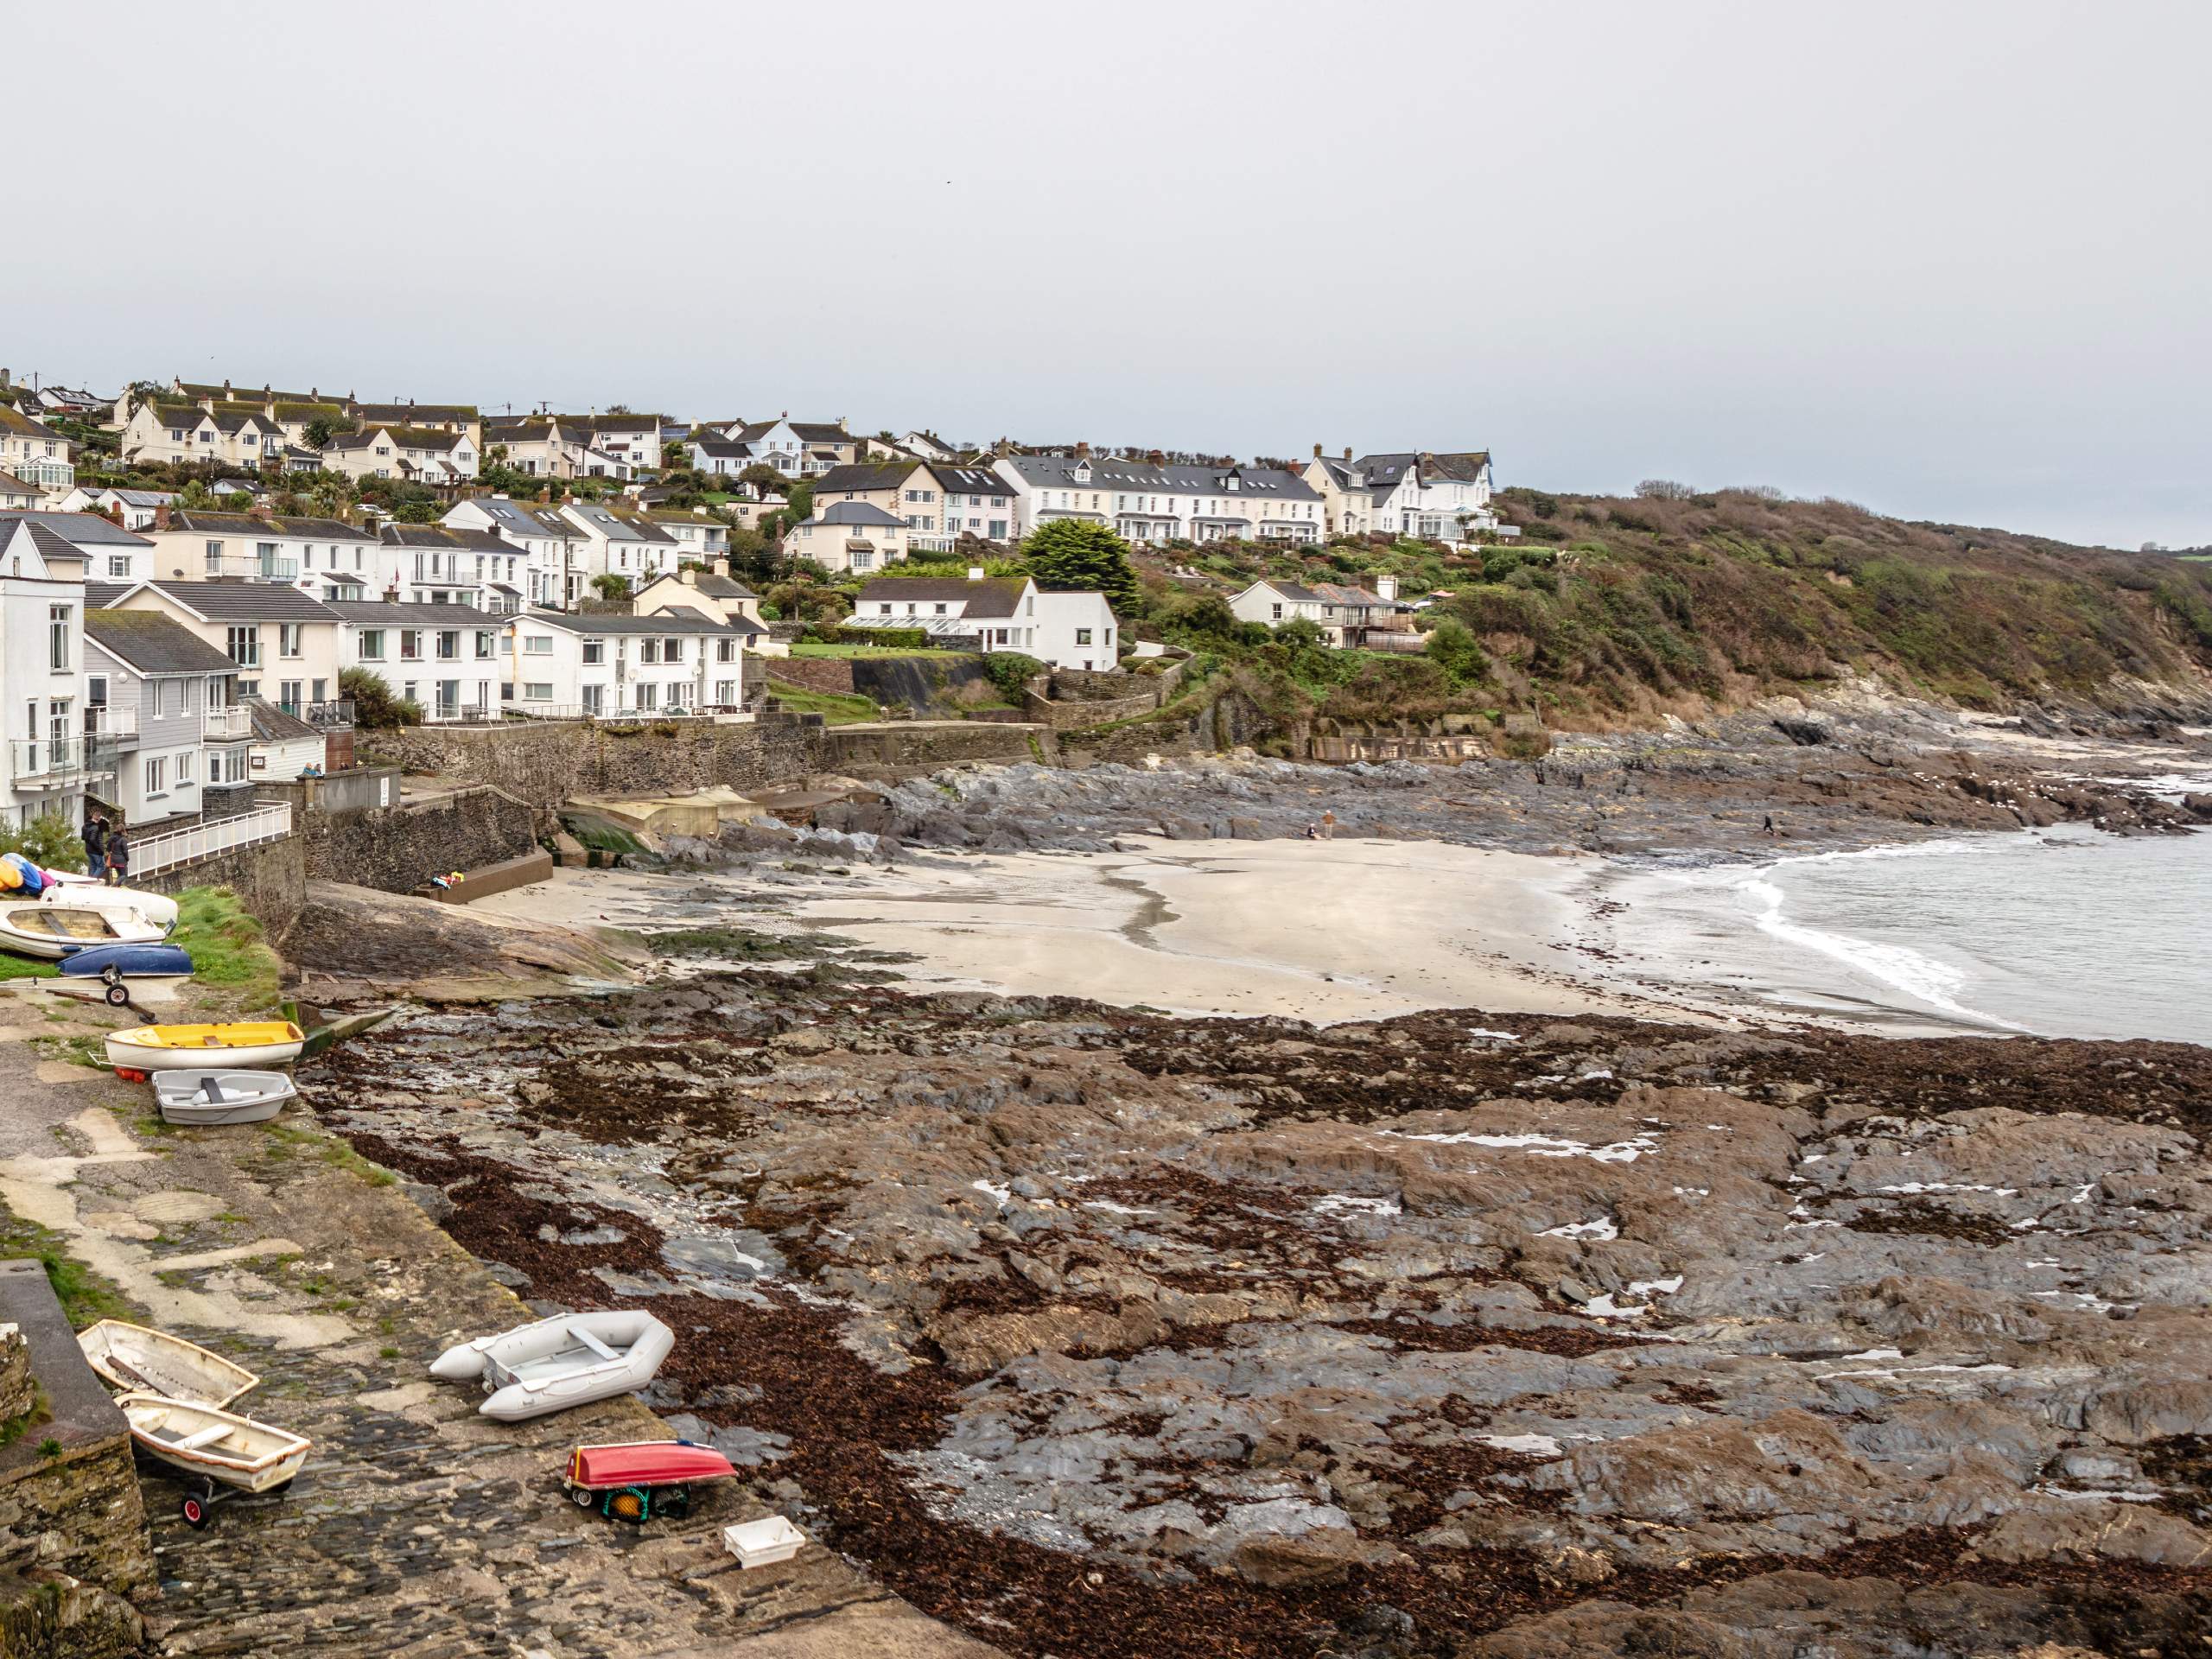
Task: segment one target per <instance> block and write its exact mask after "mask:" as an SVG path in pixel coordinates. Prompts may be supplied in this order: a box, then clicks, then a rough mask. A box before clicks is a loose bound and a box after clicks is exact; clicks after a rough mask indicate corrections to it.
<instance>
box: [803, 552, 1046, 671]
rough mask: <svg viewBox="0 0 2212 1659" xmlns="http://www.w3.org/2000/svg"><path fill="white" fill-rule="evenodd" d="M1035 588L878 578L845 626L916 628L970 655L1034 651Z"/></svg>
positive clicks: (979, 576) (1019, 583)
mask: <svg viewBox="0 0 2212 1659" xmlns="http://www.w3.org/2000/svg"><path fill="white" fill-rule="evenodd" d="M1037 601H1038V594H1037V584H1036V583H1035V582H1032V581H1030V580H1029V578H1028V577H1027V576H1020V577H1015V576H987V575H984V574H983V572H982V569H981V567H976V568H972V569H969V572H968V575H967V578H966V580H964V581H963V580H962V579H961V578H960V577H958V576H881V577H879V578H877V579H876V580H875V581H874V582H870V583H868V586H867V587H865V588H861V592H860V597H859V598H858V599H857V600H855V601H854V602H853V613H852V615H850V616H849V617H848V618H846V619H845V626H847V627H853V628H920V629H921V630H923V632H925V633H927V634H929V635H930V636H931V639H941V640H943V641H944V643H945V644H947V645H955V646H958V647H961V648H963V649H966V650H969V651H980V652H993V651H1019V652H1026V653H1027V654H1028V655H1031V656H1035V655H1036V652H1037V643H1038V641H1037Z"/></svg>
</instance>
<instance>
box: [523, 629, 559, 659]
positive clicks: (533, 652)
mask: <svg viewBox="0 0 2212 1659" xmlns="http://www.w3.org/2000/svg"><path fill="white" fill-rule="evenodd" d="M522 651H523V655H524V656H525V657H550V656H551V655H552V654H553V636H552V635H551V634H550V633H525V634H524V635H523V637H522Z"/></svg>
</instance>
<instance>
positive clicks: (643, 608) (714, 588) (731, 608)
mask: <svg viewBox="0 0 2212 1659" xmlns="http://www.w3.org/2000/svg"><path fill="white" fill-rule="evenodd" d="M724 563H726V561H723V560H716V561H715V565H714V568H712V569H706V570H692V569H681V570H677V571H675V572H673V573H671V575H664V576H657V577H655V578H654V579H653V580H652V581H651V582H647V583H646V584H645V586H644V587H643V588H639V590H638V595H637V598H636V600H635V601H634V602H633V603H632V607H631V608H632V610H633V611H634V612H635V613H637V614H638V615H639V616H653V615H657V614H658V613H661V612H664V611H696V612H699V613H702V614H704V615H707V616H711V617H713V618H714V619H715V620H717V621H720V622H748V623H751V624H752V625H753V627H755V628H760V627H761V626H763V625H762V623H761V620H760V594H756V593H754V592H753V590H752V589H751V588H748V587H747V586H746V585H745V584H744V583H743V582H738V581H735V580H734V579H733V578H731V577H730V576H728V575H725V574H724V572H723V570H722V569H721V567H722V565H723V564H724Z"/></svg>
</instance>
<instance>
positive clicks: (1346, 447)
mask: <svg viewBox="0 0 2212 1659" xmlns="http://www.w3.org/2000/svg"><path fill="white" fill-rule="evenodd" d="M1344 459H1345V460H1346V461H1350V460H1351V445H1350V444H1346V445H1344Z"/></svg>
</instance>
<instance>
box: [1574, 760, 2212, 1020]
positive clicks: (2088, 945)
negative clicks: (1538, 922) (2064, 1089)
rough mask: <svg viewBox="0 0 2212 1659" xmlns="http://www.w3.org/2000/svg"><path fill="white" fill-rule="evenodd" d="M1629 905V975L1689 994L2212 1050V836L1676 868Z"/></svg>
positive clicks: (1638, 890) (1896, 851) (1848, 1015)
mask: <svg viewBox="0 0 2212 1659" xmlns="http://www.w3.org/2000/svg"><path fill="white" fill-rule="evenodd" d="M2188 781H2190V782H2191V783H2192V784H2196V786H2202V785H2201V784H2197V782H2196V780H2188ZM1614 896H1616V897H1618V898H1620V899H1624V900H1626V901H1627V906H1628V907H1627V909H1626V911H1625V912H1622V913H1621V914H1620V915H1618V917H1617V918H1615V922H1614V934H1615V938H1616V939H1617V941H1618V944H1619V947H1620V950H1621V952H1622V955H1623V957H1624V963H1623V965H1624V968H1626V969H1628V971H1630V973H1631V974H1633V975H1635V976H1638V977H1639V978H1642V979H1643V980H1644V981H1645V982H1647V983H1649V982H1655V981H1656V982H1667V983H1670V984H1672V985H1674V986H1675V987H1676V988H1680V989H1681V990H1682V991H1683V992H1685V993H1686V994H1688V995H1692V996H1695V995H1696V994H1697V992H1698V990H1699V989H1700V987H1711V988H1719V989H1720V990H1722V991H1724V992H1725V993H1726V1000H1728V1001H1733V1002H1736V1003H1738V1004H1740V1003H1745V1002H1751V1003H1758V1004H1763V1005H1765V1006H1767V1007H1770V1009H1771V1010H1772V1011H1773V1012H1776V1013H1783V1014H1787V1013H1790V1012H1802V1013H1804V1014H1814V1015H1829V1016H1836V1017H1841V1018H1845V1019H1848V1020H1854V1021H1863V1022H1865V1023H1868V1024H1872V1025H1875V1026H1878V1027H1890V1028H1893V1029H1897V1030H1912V1029H1923V1028H1931V1027H1951V1028H1963V1029H1967V1030H1977V1031H1986V1032H1988V1033H1992V1034H2002V1033H2035V1034H2038V1035H2042V1036H2050V1037H2094V1038H2130V1037H2152V1038H2164V1039H2171V1040H2179V1041H2183V1042H2196V1043H2208V1044H2212V830H2206V831H2200V832H2198V833H2197V834H2195V835H2190V836H2130V837H2125V838H2122V837H2118V836H2107V835H2103V834H2101V833H2099V832H2098V831H2096V830H2094V829H2086V828H2075V827H2070V826H2068V827H2061V828H2056V829H2045V830H2037V831H2032V832H2028V833H2023V834H2016V835H1984V836H1961V837H1956V838H1953V839H1947V840H1942V841H1929V842H1914V843H1909V844H1904V845H1899V846H1892V847H1878V848H1872V849H1866V850H1864V851H1860V852H1852V853H1826V854H1816V855H1809V856H1806V857H1799V858H1782V859H1777V860H1776V861H1773V862H1771V863H1768V864H1764V865H1758V866H1754V867H1744V866H1738V867H1734V868H1707V869H1702V870H1696V871H1675V872H1669V873H1662V874H1656V875H1654V876H1648V877H1643V878H1639V879H1637V880H1632V881H1630V883H1627V884H1625V885H1624V887H1621V888H1619V889H1618V890H1617V891H1616V893H1615V894H1614Z"/></svg>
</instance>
